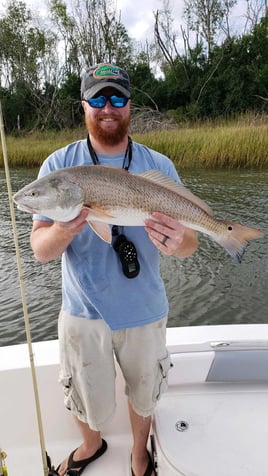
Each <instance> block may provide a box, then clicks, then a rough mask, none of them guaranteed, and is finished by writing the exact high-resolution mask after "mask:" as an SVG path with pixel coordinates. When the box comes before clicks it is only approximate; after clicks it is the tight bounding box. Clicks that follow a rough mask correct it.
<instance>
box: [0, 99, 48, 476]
mask: <svg viewBox="0 0 268 476" xmlns="http://www.w3.org/2000/svg"><path fill="white" fill-rule="evenodd" d="M0 132H1V143H2V151H3V159H4V166H5V175H6V183H7V191H8V200H9V207H10V216H11V222H12V228H13V237H14V243H15V250H16V260H17V268H18V276H19V284H20V293H21V301H22V308H23V317H24V324H25V332H26V338H27V345H28V353H29V359H30V364H31V373H32V383H33V390H34V399H35V407H36V414H37V422H38V429H39V439H40V447H41V453H42V462H43V471H44V476H48V474H49V472H48V466H47V454H46V449H45V439H44V430H43V424H42V416H41V407H40V399H39V393H38V386H37V378H36V371H35V365H34V355H33V349H32V340H31V331H30V324H29V315H28V310H27V304H26V295H25V287H24V280H23V272H22V266H21V258H20V250H19V243H18V233H17V226H16V218H15V211H14V205H13V201H12V188H11V180H10V174H9V166H8V158H7V146H6V139H5V131H4V120H3V113H2V105H1V101H0Z"/></svg>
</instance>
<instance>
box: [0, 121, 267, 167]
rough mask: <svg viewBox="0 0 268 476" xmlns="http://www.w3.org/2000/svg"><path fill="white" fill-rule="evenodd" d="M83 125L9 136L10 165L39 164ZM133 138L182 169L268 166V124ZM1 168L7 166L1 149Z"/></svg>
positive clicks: (183, 130) (78, 136) (179, 130)
mask: <svg viewBox="0 0 268 476" xmlns="http://www.w3.org/2000/svg"><path fill="white" fill-rule="evenodd" d="M85 136H86V133H85V130H84V128H83V127H81V128H80V129H76V130H72V131H71V130H65V131H61V132H43V133H41V132H36V133H33V134H29V135H26V134H25V135H23V136H20V137H12V136H8V137H7V149H8V159H9V164H10V167H39V166H40V165H41V163H42V162H43V161H44V159H45V158H46V157H47V156H48V155H49V154H50V153H52V152H53V151H55V150H56V149H58V148H60V147H63V146H65V145H67V144H69V143H70V142H73V141H75V140H78V139H81V138H85ZM132 137H133V139H134V140H136V141H138V142H141V143H143V144H145V145H147V146H148V147H151V148H153V149H155V150H158V151H159V152H161V153H163V154H165V155H167V156H168V157H170V158H171V159H172V160H173V161H174V163H175V165H176V166H179V167H180V168H192V167H201V168H240V167H241V168H264V167H267V166H268V125H267V124H265V123H264V124H259V125H252V124H247V123H244V124H241V123H235V124H228V123H226V124H219V125H212V124H211V123H208V124H203V125H200V124H199V125H197V126H192V127H187V128H176V129H171V130H164V131H159V130H158V131H155V132H148V133H145V134H133V136H132ZM0 167H3V157H2V150H1V149H0Z"/></svg>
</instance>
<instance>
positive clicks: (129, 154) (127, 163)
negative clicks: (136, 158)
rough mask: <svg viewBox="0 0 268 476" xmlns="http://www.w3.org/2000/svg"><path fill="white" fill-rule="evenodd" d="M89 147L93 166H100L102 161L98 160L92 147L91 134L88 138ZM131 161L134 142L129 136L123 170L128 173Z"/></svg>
mask: <svg viewBox="0 0 268 476" xmlns="http://www.w3.org/2000/svg"><path fill="white" fill-rule="evenodd" d="M87 146H88V150H89V153H90V156H91V159H92V162H93V164H94V165H99V164H100V161H99V158H98V156H97V154H96V152H95V150H94V149H93V147H92V144H91V140H90V137H89V134H88V136H87ZM131 160H132V140H131V137H129V136H128V144H127V148H126V152H125V155H124V160H123V165H122V169H124V170H126V171H128V169H129V167H130V164H131Z"/></svg>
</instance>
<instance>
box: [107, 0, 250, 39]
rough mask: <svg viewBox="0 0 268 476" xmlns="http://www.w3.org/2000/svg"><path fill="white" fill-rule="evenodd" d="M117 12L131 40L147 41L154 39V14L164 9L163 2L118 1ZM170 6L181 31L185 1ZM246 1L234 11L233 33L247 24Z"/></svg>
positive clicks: (238, 3)
mask: <svg viewBox="0 0 268 476" xmlns="http://www.w3.org/2000/svg"><path fill="white" fill-rule="evenodd" d="M116 3H117V10H118V11H121V21H122V23H123V25H125V27H126V28H127V30H128V33H129V36H130V37H131V38H136V39H137V40H139V41H145V40H146V38H149V37H152V35H153V27H154V16H153V12H154V11H156V10H161V8H163V2H162V0H116ZM170 6H171V9H172V12H173V13H174V20H175V21H174V25H175V24H176V28H178V30H179V29H180V25H181V24H183V7H184V0H173V1H172V0H170ZM245 13H246V0H238V2H237V5H236V6H235V7H234V9H233V10H232V19H231V24H232V28H233V33H237V32H238V31H239V28H240V27H241V24H243V25H244V23H245V17H244V15H245Z"/></svg>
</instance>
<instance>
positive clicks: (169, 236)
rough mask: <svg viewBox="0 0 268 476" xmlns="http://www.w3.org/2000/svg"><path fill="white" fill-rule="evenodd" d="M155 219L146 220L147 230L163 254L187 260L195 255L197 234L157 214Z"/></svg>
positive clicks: (154, 216) (165, 216)
mask: <svg viewBox="0 0 268 476" xmlns="http://www.w3.org/2000/svg"><path fill="white" fill-rule="evenodd" d="M152 217H153V219H149V220H146V222H145V225H146V226H145V229H146V231H147V232H148V235H149V237H150V239H151V240H152V242H153V244H154V245H155V246H156V247H157V248H158V249H159V251H161V252H162V253H164V254H166V255H169V256H177V257H178V258H185V257H187V256H190V255H192V254H193V253H194V251H195V250H196V249H197V246H198V240H197V234H196V232H195V231H194V230H191V229H190V228H186V227H185V226H183V225H181V224H180V223H179V222H178V221H177V220H174V218H171V217H169V216H167V215H164V214H163V213H159V212H155V213H153V214H152Z"/></svg>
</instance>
